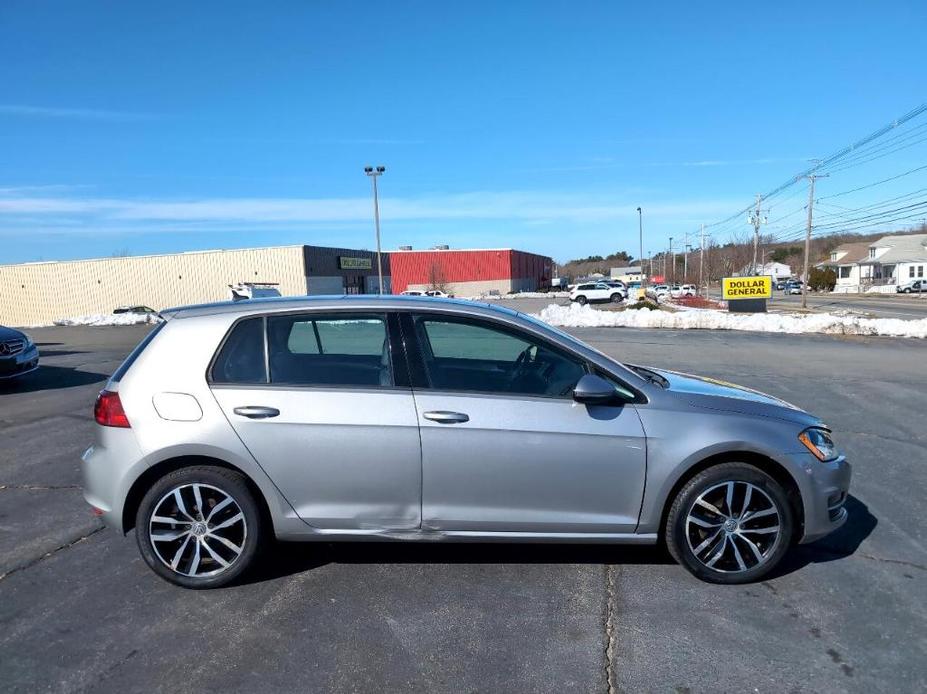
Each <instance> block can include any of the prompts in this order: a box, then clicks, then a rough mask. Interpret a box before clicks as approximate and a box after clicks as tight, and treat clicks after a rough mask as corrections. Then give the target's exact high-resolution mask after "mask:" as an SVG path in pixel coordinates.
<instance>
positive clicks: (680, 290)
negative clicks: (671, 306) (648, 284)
mask: <svg viewBox="0 0 927 694" xmlns="http://www.w3.org/2000/svg"><path fill="white" fill-rule="evenodd" d="M696 294H698V288H697V287H696V286H695V285H694V284H684V285H682V286H681V287H676V286H674V287H673V288H672V289H670V296H671V297H673V298H674V299H678V298H679V297H681V296H695V295H696Z"/></svg>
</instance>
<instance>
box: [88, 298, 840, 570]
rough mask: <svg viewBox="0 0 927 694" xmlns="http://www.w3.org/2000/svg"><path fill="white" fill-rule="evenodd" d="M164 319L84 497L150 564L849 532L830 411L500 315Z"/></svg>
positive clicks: (126, 373) (416, 302) (736, 548)
mask: <svg viewBox="0 0 927 694" xmlns="http://www.w3.org/2000/svg"><path fill="white" fill-rule="evenodd" d="M162 316H163V317H164V319H165V321H164V322H163V323H161V324H159V325H158V326H157V327H156V328H155V329H154V330H152V332H151V333H150V334H149V335H148V336H147V337H146V338H145V340H144V341H143V342H142V343H141V344H140V345H139V346H138V347H137V348H136V349H135V350H134V351H133V352H132V354H131V355H129V357H128V358H127V359H126V361H125V363H123V364H122V365H121V366H120V367H119V369H118V370H117V371H116V373H115V374H113V376H112V378H111V379H110V380H109V382H108V383H107V384H106V387H105V390H103V391H102V392H101V393H100V395H99V397H98V399H97V402H96V406H95V418H96V421H97V425H98V426H97V427H96V441H95V442H94V444H93V445H92V446H91V447H90V448H89V449H88V450H87V451H86V453H85V454H84V456H83V474H84V482H85V485H84V486H85V497H86V499H87V501H88V502H89V503H90V504H91V505H92V506H93V507H94V509H96V512H97V513H99V514H101V515H102V516H103V517H104V518H105V520H106V521H107V522H108V523H109V524H110V525H112V526H114V527H115V528H118V529H119V530H121V531H123V532H124V533H125V532H128V531H129V530H131V529H132V528H135V531H136V536H137V539H138V546H139V549H140V550H141V554H142V556H143V557H144V559H145V561H146V562H147V563H148V565H149V566H150V567H151V568H152V569H153V570H154V571H155V572H156V573H157V574H158V575H160V576H162V577H163V578H165V579H167V580H169V581H172V582H174V583H177V584H179V585H182V586H186V587H190V588H208V587H216V586H221V585H225V584H227V583H229V582H231V581H233V580H235V579H237V578H238V577H239V576H240V575H241V574H242V572H244V571H246V570H247V569H248V568H249V567H252V566H253V565H254V564H255V563H256V562H257V561H258V556H259V554H260V552H261V550H262V549H264V548H266V546H267V545H268V544H270V543H269V540H271V539H272V538H273V537H276V538H278V539H281V540H315V541H323V542H332V541H341V540H374V539H382V540H407V541H427V540H442V541H447V540H457V541H504V542H598V543H605V542H608V543H616V544H620V543H628V544H639V545H640V544H654V543H657V542H658V541H661V540H662V541H664V542H665V543H666V546H667V547H668V549H669V551H670V553H671V554H672V555H673V557H675V558H676V559H677V560H678V561H679V562H680V563H681V564H682V565H683V566H685V567H686V568H687V569H688V570H689V571H691V572H692V573H693V574H694V575H696V576H697V577H699V578H701V579H704V580H707V581H712V582H717V583H743V582H746V581H753V580H756V579H758V578H760V577H761V576H764V575H765V574H766V573H768V572H769V571H770V570H772V569H773V567H775V566H776V565H777V564H778V563H779V562H780V561H781V560H782V558H783V556H784V555H785V553H786V552H787V551H788V549H789V547H790V546H791V545H792V544H793V543H798V542H810V541H813V540H815V539H817V538H820V537H822V536H824V535H826V534H827V533H829V532H831V531H832V530H834V529H836V528H838V527H839V526H840V525H841V524H842V523H843V522H844V521H845V520H846V515H847V513H846V509H845V508H844V501H845V500H846V498H847V490H848V487H849V482H850V466H849V464H848V463H847V462H846V460H845V458H844V456H843V455H841V453H840V452H839V451H838V450H837V448H836V447H835V446H834V443H833V441H832V439H831V434H830V431H829V430H828V429H827V427H826V426H825V425H824V424H823V423H822V422H821V420H820V419H818V418H817V417H815V416H813V415H810V414H808V413H807V412H803V411H802V410H800V409H798V408H796V407H794V406H792V405H789V404H788V403H786V402H783V401H781V400H778V399H776V398H773V397H770V396H768V395H763V394H762V393H758V392H755V391H752V390H747V389H745V388H739V387H737V386H733V385H730V384H727V383H722V382H719V381H713V380H711V379H706V378H696V377H693V376H687V375H683V374H680V373H675V372H670V371H663V370H658V369H652V368H645V367H642V366H635V365H631V364H622V363H619V362H616V361H614V360H613V359H611V358H609V357H607V356H605V355H604V354H602V353H601V352H598V351H597V350H595V349H592V348H590V347H589V346H587V345H585V344H584V343H582V342H580V341H579V340H577V339H576V338H574V337H572V336H570V335H568V334H567V333H564V332H561V331H559V330H557V329H555V328H552V327H550V326H549V325H546V324H544V323H542V322H540V321H537V320H535V319H533V318H531V317H529V316H526V315H523V314H521V313H517V312H515V311H511V310H508V309H505V308H499V307H494V306H487V305H483V304H478V303H473V302H468V301H460V300H447V299H429V298H421V297H335V298H304V297H301V298H295V299H256V300H250V301H245V302H237V303H234V304H233V303H220V304H211V305H203V306H189V307H184V308H178V309H172V310H169V311H165V312H163V313H162Z"/></svg>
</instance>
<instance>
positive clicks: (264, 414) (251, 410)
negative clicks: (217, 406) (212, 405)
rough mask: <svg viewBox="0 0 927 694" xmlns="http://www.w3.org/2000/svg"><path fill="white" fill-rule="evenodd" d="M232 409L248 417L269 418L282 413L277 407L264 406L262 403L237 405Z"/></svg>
mask: <svg viewBox="0 0 927 694" xmlns="http://www.w3.org/2000/svg"><path fill="white" fill-rule="evenodd" d="M232 411H233V412H234V413H235V414H237V415H241V416H242V417H248V418H249V419H267V418H268V417H276V416H277V415H278V414H280V410H278V409H277V408H276V407H264V406H262V405H246V406H245V407H236V408H235V409H234V410H232Z"/></svg>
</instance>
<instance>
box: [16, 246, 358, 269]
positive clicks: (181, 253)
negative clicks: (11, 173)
mask: <svg viewBox="0 0 927 694" xmlns="http://www.w3.org/2000/svg"><path fill="white" fill-rule="evenodd" d="M306 246H309V247H313V246H312V244H308V243H292V244H286V245H283V246H253V247H246V248H208V249H205V250H202V251H174V252H173V253H146V254H145V255H114V256H110V257H107V258H74V259H73V260H33V261H29V262H25V263H5V264H2V265H0V268H4V267H22V266H24V265H59V264H64V263H101V262H104V261H108V260H139V259H142V258H167V257H170V256H187V255H201V254H203V255H205V254H208V253H240V252H243V251H269V250H277V249H279V248H305V247H306ZM315 248H340V246H315ZM344 250H361V249H358V248H352V249H347V248H346V249H344ZM366 252H368V253H369V252H371V251H366ZM372 252H373V253H376V251H372Z"/></svg>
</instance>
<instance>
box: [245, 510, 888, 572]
mask: <svg viewBox="0 0 927 694" xmlns="http://www.w3.org/2000/svg"><path fill="white" fill-rule="evenodd" d="M845 507H846V509H847V512H848V514H849V516H848V518H847V522H846V523H845V524H844V525H843V527H842V528H840V529H839V530H837V531H835V532H834V533H832V534H830V535H828V536H827V537H825V538H823V539H821V540H818V541H817V542H812V543H811V544H807V545H798V546H796V547H793V548H792V549H791V550H790V551H789V553H788V554H787V555H786V556H785V559H784V560H783V561H782V563H781V564H780V565H779V566H778V567H777V568H776V569H774V570H773V571H772V572H770V573H769V574H768V575H767V576H765V577H764V578H763V580H764V581H765V580H769V579H774V578H778V577H781V576H785V575H787V574H790V573H792V572H793V571H798V570H799V569H801V568H803V567H805V566H807V565H808V564H812V563H815V564H816V563H823V562H830V561H836V560H839V559H845V558H846V557H849V556H851V555H852V554H854V553H855V552H856V550H857V549H859V546H860V544H862V542H863V540H865V539H866V538H867V537H869V535H870V534H872V531H873V530H874V529H875V527H876V525H877V524H878V520H877V519H876V517H875V516H873V515H872V514H871V513H870V512H869V508H868V507H867V506H866V504H864V503H863V502H861V501H860V500H859V499H857V498H856V497H854V496H852V495H851V496H849V497H847V500H846V504H845ZM673 563H675V562H674V560H673V558H672V557H670V555H669V553H668V552H667V551H666V547H665V546H664V545H663V543H660V544H658V545H647V546H638V545H616V544H556V543H536V544H534V543H532V544H529V543H470V542H329V543H322V542H275V543H274V544H273V545H272V546H271V547H269V548H268V549H267V551H266V554H265V555H264V557H263V559H262V561H261V562H260V564H259V565H258V566H257V567H255V569H254V570H253V571H251V572H249V573H248V574H247V575H246V576H244V577H242V579H241V580H240V581H238V582H237V583H238V584H240V585H246V584H250V583H261V582H264V581H272V580H275V579H279V578H284V577H286V576H291V575H294V574H298V573H303V572H304V571H311V570H312V569H317V568H320V567H322V566H325V565H326V564H601V565H602V566H605V565H635V564H651V565H665V564H673Z"/></svg>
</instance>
